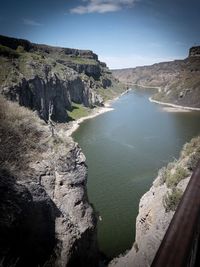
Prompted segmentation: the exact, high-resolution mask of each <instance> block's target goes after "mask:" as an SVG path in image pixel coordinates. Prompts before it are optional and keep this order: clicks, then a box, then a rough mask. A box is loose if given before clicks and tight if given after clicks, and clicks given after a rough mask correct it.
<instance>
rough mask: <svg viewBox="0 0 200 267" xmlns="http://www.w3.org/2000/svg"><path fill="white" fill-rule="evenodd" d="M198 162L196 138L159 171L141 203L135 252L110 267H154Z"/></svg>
mask: <svg viewBox="0 0 200 267" xmlns="http://www.w3.org/2000/svg"><path fill="white" fill-rule="evenodd" d="M199 159H200V138H199V137H197V138H194V139H192V140H191V141H190V143H187V144H186V145H185V146H184V147H183V150H182V151H181V154H180V158H179V159H178V160H177V161H174V162H172V163H169V164H168V165H167V166H166V167H164V168H162V169H161V170H160V171H159V173H158V177H157V178H156V179H155V180H154V182H153V185H152V187H151V188H150V190H149V191H148V192H147V193H146V194H144V195H143V197H142V198H141V200H140V203H139V213H138V216H137V219H136V238H135V243H134V244H133V247H132V249H131V250H130V251H129V252H128V253H127V254H125V255H124V256H121V257H119V258H116V259H114V260H113V261H112V262H111V263H110V264H109V267H129V266H130V267H131V266H134V267H147V266H150V265H151V263H152V261H153V259H154V256H155V254H156V251H157V249H158V248H159V246H160V243H161V241H162V239H163V237H164V235H165V233H166V230H167V228H168V226H169V224H170V221H171V219H172V217H173V214H174V211H175V210H176V207H177V205H178V203H179V201H180V199H181V196H182V194H183V192H184V190H185V188H186V186H187V184H188V182H189V179H190V177H191V172H192V171H193V170H194V168H195V167H196V165H197V163H198V160H199Z"/></svg>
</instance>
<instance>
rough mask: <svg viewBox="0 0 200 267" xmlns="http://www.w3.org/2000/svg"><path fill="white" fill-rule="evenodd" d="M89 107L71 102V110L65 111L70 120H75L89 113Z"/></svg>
mask: <svg viewBox="0 0 200 267" xmlns="http://www.w3.org/2000/svg"><path fill="white" fill-rule="evenodd" d="M90 112H91V109H90V108H87V107H84V106H83V105H82V104H77V103H73V105H72V111H67V113H68V115H69V117H70V118H71V119H72V120H77V119H79V118H81V117H86V116H88V115H89V114H90Z"/></svg>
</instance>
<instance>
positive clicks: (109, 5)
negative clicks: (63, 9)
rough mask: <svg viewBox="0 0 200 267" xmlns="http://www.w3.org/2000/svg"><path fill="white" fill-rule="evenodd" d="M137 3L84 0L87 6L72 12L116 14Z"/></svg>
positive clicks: (74, 9)
mask: <svg viewBox="0 0 200 267" xmlns="http://www.w3.org/2000/svg"><path fill="white" fill-rule="evenodd" d="M136 1H138V0H82V2H84V3H85V5H80V6H77V7H74V8H72V9H71V10H70V12H71V13H76V14H85V13H106V12H115V11H118V10H121V9H122V8H124V7H126V8H130V7H133V5H134V4H135V2H136Z"/></svg>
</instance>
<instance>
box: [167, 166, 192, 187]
mask: <svg viewBox="0 0 200 267" xmlns="http://www.w3.org/2000/svg"><path fill="white" fill-rule="evenodd" d="M188 174H189V173H188V171H187V170H186V169H184V168H183V167H181V166H177V167H176V169H175V172H174V173H168V175H167V178H166V185H167V187H169V188H173V187H175V186H177V184H178V183H179V182H180V181H181V180H182V179H184V178H186V177H187V176H188Z"/></svg>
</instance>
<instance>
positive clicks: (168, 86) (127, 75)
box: [112, 46, 200, 108]
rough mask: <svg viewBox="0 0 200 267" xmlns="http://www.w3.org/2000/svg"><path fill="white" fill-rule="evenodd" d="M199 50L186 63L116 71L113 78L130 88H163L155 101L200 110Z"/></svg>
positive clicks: (160, 64)
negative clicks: (133, 86) (134, 86)
mask: <svg viewBox="0 0 200 267" xmlns="http://www.w3.org/2000/svg"><path fill="white" fill-rule="evenodd" d="M199 51H200V50H199V46H197V47H192V48H191V49H190V52H189V57H188V58H186V59H184V60H175V61H172V62H163V63H158V64H154V65H152V66H144V67H136V68H130V69H122V70H113V72H112V73H113V75H114V76H115V77H116V78H118V79H119V80H120V81H121V82H123V83H126V84H127V86H131V85H135V84H137V85H140V86H145V87H155V88H159V92H158V93H156V94H155V95H154V96H153V99H154V100H157V101H162V102H166V103H172V104H175V105H181V106H188V107H194V108H199V107H200V75H199V73H200V57H199Z"/></svg>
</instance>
